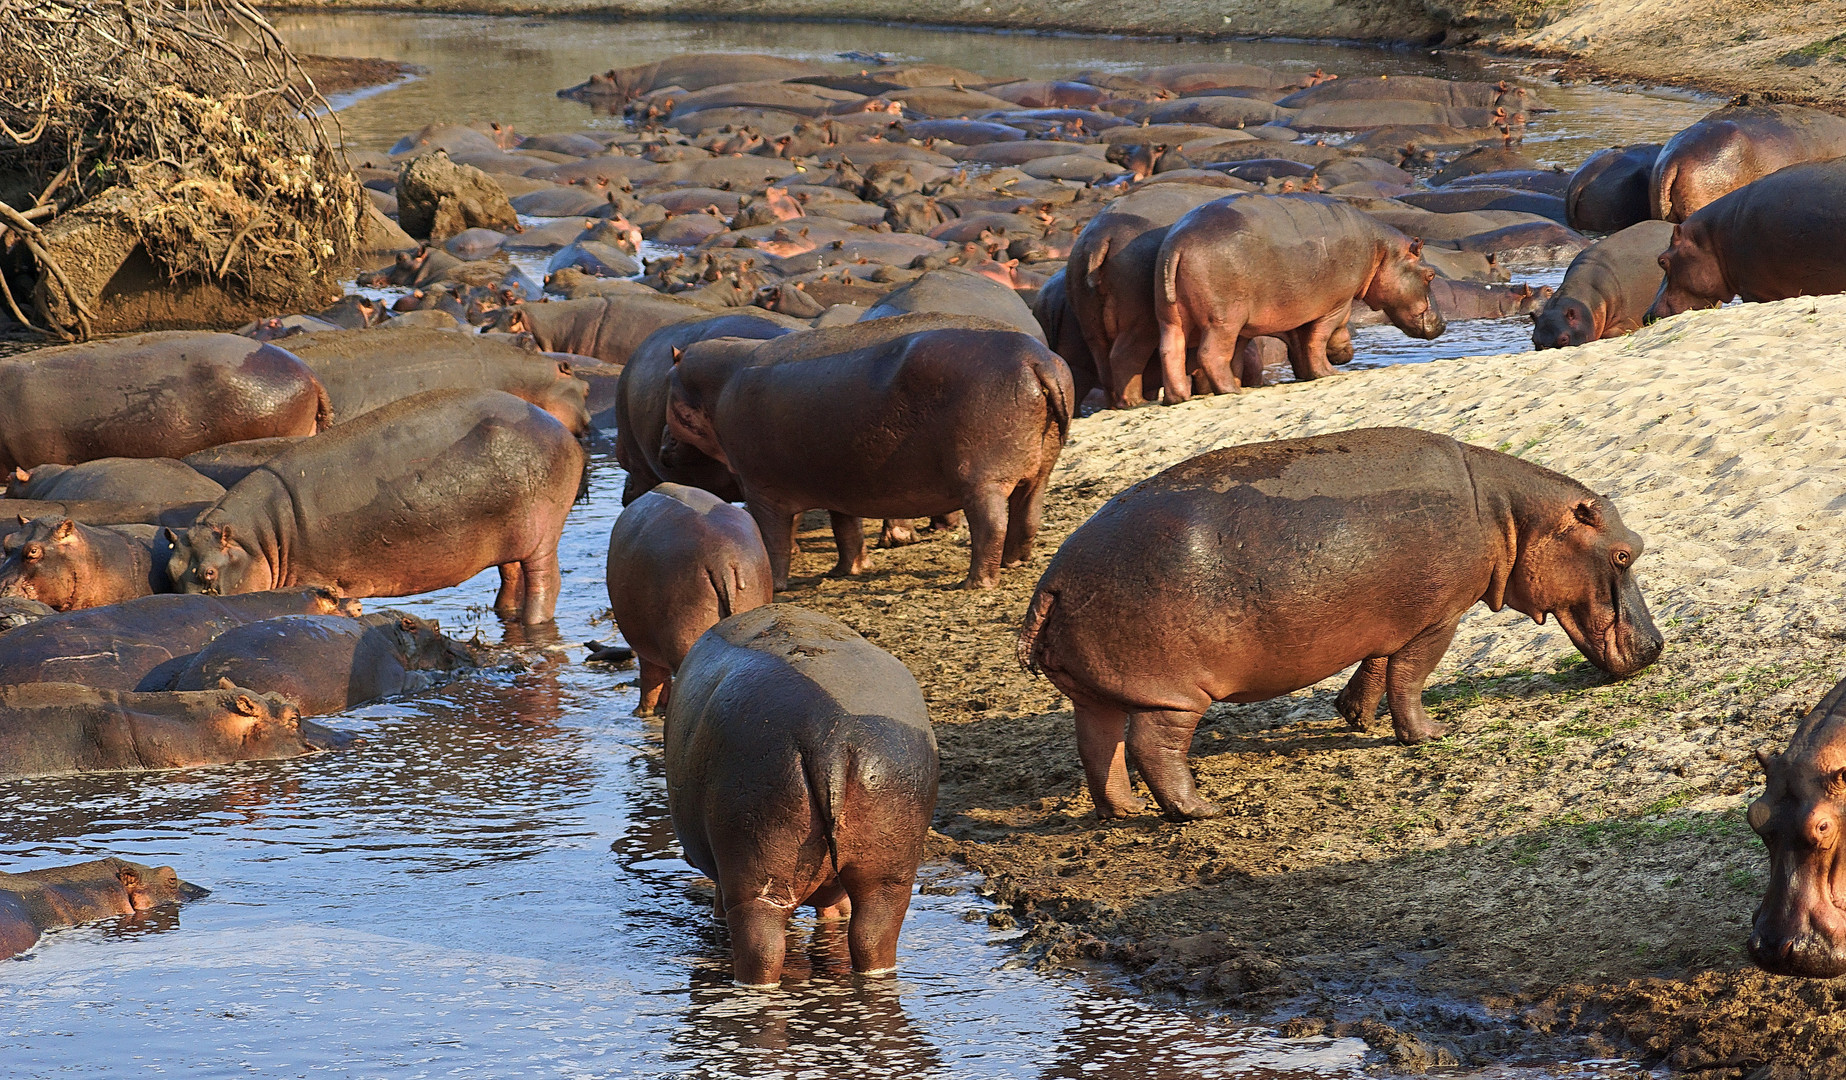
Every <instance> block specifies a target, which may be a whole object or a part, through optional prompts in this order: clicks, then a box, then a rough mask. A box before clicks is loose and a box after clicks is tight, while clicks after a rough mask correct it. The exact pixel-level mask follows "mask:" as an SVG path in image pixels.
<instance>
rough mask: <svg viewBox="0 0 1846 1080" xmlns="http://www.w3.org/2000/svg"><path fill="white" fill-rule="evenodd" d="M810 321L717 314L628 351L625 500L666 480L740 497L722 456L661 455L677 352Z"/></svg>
mask: <svg viewBox="0 0 1846 1080" xmlns="http://www.w3.org/2000/svg"><path fill="white" fill-rule="evenodd" d="M805 326H806V324H805V323H802V322H800V321H799V320H796V319H790V318H788V317H786V316H783V315H777V314H776V313H774V312H770V311H763V310H761V309H750V310H745V311H739V312H738V313H736V314H734V315H717V316H712V317H710V318H705V319H700V320H698V321H697V322H686V323H678V324H675V325H673V326H665V327H662V328H660V329H659V330H656V331H654V332H653V333H651V334H649V335H648V336H647V339H646V340H645V341H643V342H641V344H640V345H638V346H636V347H635V351H634V352H633V353H631V354H629V358H628V363H627V364H626V365H624V366H623V368H622V374H621V376H620V378H618V379H617V380H616V384H615V460H616V461H618V462H620V463H621V465H622V469H623V471H625V472H626V473H627V474H628V479H627V480H626V481H625V482H624V483H623V485H622V503H623V505H627V504H628V503H631V502H633V501H635V500H636V499H638V498H640V497H641V496H642V494H644V493H646V492H648V491H651V490H653V487H654V485H656V484H658V483H660V482H662V481H663V480H670V481H672V482H673V483H676V484H686V485H689V486H691V487H698V488H704V489H705V490H706V491H709V492H712V493H713V494H715V495H717V496H718V497H719V498H721V499H724V500H725V501H727V502H740V501H742V499H743V497H744V496H743V491H742V490H741V489H739V488H738V486H737V478H736V477H734V476H732V475H731V470H729V469H727V468H725V467H724V465H723V464H721V463H720V462H717V461H714V460H712V459H711V458H709V457H706V456H705V455H703V454H700V453H698V452H697V451H695V450H693V449H691V448H690V447H681V448H680V449H679V450H678V452H677V453H676V455H675V460H674V463H673V466H672V467H671V468H668V467H667V466H666V465H663V464H662V463H661V461H660V442H661V436H662V435H664V434H665V433H666V430H667V398H668V396H669V394H668V392H667V388H668V380H669V378H670V377H671V376H672V374H673V364H674V363H675V362H676V361H677V360H678V358H679V354H680V353H681V352H682V351H684V350H685V349H686V348H687V347H688V346H690V345H692V344H693V343H694V342H698V341H704V340H706V339H707V338H754V339H757V340H762V339H766V338H772V337H781V336H782V335H783V334H787V333H790V332H792V331H794V330H796V329H802V328H805Z"/></svg>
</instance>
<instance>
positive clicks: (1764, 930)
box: [1749, 681, 1846, 979]
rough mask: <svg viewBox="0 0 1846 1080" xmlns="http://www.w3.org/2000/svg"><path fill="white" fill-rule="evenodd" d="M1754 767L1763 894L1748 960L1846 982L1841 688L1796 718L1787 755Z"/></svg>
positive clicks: (1844, 698)
mask: <svg viewBox="0 0 1846 1080" xmlns="http://www.w3.org/2000/svg"><path fill="white" fill-rule="evenodd" d="M1756 759H1757V760H1758V761H1759V762H1761V763H1762V766H1763V772H1764V774H1765V779H1764V784H1763V794H1762V797H1761V798H1759V799H1757V800H1756V801H1755V802H1753V803H1751V804H1750V812H1749V822H1750V828H1752V829H1754V830H1756V834H1757V835H1758V836H1760V837H1762V840H1763V846H1764V847H1766V848H1768V849H1769V890H1768V892H1766V893H1765V894H1764V895H1763V902H1762V905H1761V906H1760V907H1758V908H1757V909H1756V917H1755V919H1754V920H1753V925H1752V927H1751V930H1750V940H1749V950H1750V959H1752V960H1754V961H1756V963H1757V965H1758V966H1759V967H1761V968H1762V969H1763V970H1764V971H1769V972H1773V973H1774V974H1777V975H1796V976H1801V977H1804V978H1809V979H1834V978H1838V977H1839V976H1841V975H1846V907H1842V906H1841V900H1842V898H1846V858H1842V857H1841V846H1840V843H1841V841H1840V837H1841V834H1842V833H1846V681H1843V682H1841V683H1839V684H1838V685H1837V686H1835V687H1834V688H1833V689H1832V690H1830V691H1828V692H1827V696H1826V697H1824V698H1822V699H1821V700H1820V704H1818V705H1816V706H1814V708H1813V709H1812V710H1811V711H1810V712H1809V713H1808V714H1807V715H1806V716H1804V717H1802V719H1801V724H1800V726H1798V727H1796V728H1795V735H1794V738H1792V739H1790V740H1789V742H1788V749H1786V750H1784V751H1782V752H1781V753H1780V754H1773V755H1772V754H1765V753H1762V752H1760V751H1759V752H1758V753H1757V755H1756Z"/></svg>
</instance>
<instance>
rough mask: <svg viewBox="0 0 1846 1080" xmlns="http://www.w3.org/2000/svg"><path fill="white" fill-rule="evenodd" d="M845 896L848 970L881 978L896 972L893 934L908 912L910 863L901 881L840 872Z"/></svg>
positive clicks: (850, 869)
mask: <svg viewBox="0 0 1846 1080" xmlns="http://www.w3.org/2000/svg"><path fill="white" fill-rule="evenodd" d="M841 877H842V878H843V879H844V884H845V886H846V892H847V895H849V896H851V897H852V921H851V922H849V923H847V925H846V947H847V948H848V949H850V950H851V951H852V969H853V970H854V971H856V972H858V973H859V974H861V975H883V974H886V973H888V972H891V971H895V970H897V933H898V931H899V930H901V929H903V926H904V912H906V911H908V910H909V909H910V883H911V881H912V880H914V879H915V877H916V868H915V864H914V863H913V864H912V866H911V870H910V873H908V874H906V875H904V876H903V877H902V878H897V879H893V878H888V877H886V876H884V875H877V876H867V875H864V874H862V873H861V872H859V871H857V870H856V868H854V867H852V866H848V867H846V868H845V869H844V870H843V871H842V872H841Z"/></svg>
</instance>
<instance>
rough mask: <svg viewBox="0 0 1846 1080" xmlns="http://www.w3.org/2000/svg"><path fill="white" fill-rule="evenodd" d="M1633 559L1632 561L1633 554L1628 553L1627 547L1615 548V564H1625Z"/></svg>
mask: <svg viewBox="0 0 1846 1080" xmlns="http://www.w3.org/2000/svg"><path fill="white" fill-rule="evenodd" d="M1633 561H1634V556H1633V555H1632V554H1630V553H1629V551H1628V549H1627V548H1616V549H1615V565H1617V566H1627V565H1628V564H1629V563H1630V562H1633Z"/></svg>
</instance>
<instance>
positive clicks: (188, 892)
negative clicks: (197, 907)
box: [179, 881, 212, 900]
mask: <svg viewBox="0 0 1846 1080" xmlns="http://www.w3.org/2000/svg"><path fill="white" fill-rule="evenodd" d="M211 894H212V891H211V890H210V889H208V888H206V887H205V886H203V885H194V884H193V883H192V882H190V881H182V882H180V883H179V898H180V899H181V900H200V899H203V898H205V897H207V896H210V895H211Z"/></svg>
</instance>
